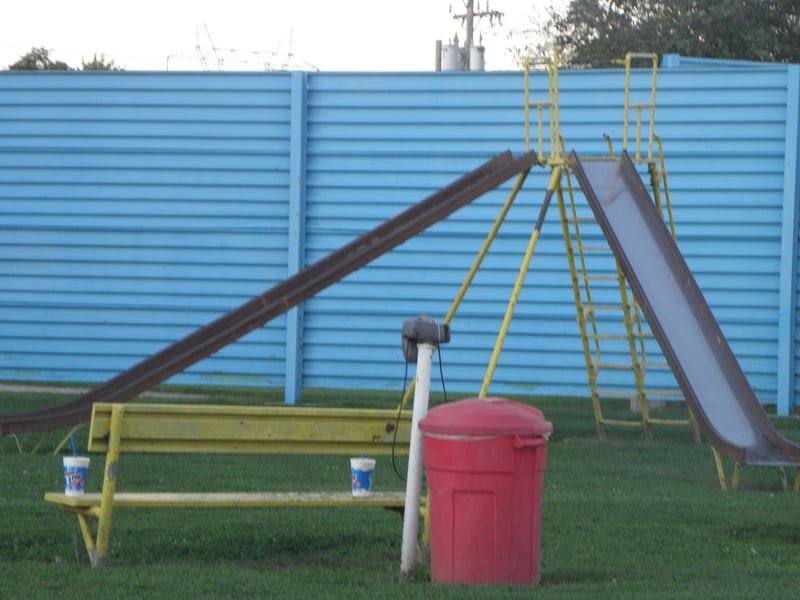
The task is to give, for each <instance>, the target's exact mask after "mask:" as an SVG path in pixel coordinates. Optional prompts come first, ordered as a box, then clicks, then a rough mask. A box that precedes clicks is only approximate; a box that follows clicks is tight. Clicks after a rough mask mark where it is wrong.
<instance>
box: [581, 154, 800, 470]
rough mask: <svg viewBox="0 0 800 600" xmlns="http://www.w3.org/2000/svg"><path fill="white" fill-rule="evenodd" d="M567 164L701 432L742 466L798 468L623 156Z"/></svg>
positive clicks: (797, 452) (796, 450) (799, 450)
mask: <svg viewBox="0 0 800 600" xmlns="http://www.w3.org/2000/svg"><path fill="white" fill-rule="evenodd" d="M569 160H570V165H571V167H572V169H573V171H574V173H575V175H576V177H577V179H578V181H579V182H580V185H581V189H582V190H583V192H584V194H585V195H586V198H587V200H588V202H589V205H590V206H591V208H592V211H593V212H594V214H595V218H596V219H597V221H598V223H599V224H600V227H601V229H602V230H603V233H604V234H605V236H606V239H607V241H608V244H609V245H610V246H611V249H612V250H613V252H614V255H615V257H616V258H617V261H618V262H619V264H620V267H621V268H622V271H623V273H624V274H625V277H626V278H627V280H628V283H629V284H630V286H631V289H632V291H633V293H634V294H635V295H636V299H637V300H638V301H639V304H640V305H641V307H642V310H643V311H644V313H645V315H646V317H647V321H648V323H649V325H650V327H651V329H652V331H653V333H654V335H655V337H656V339H657V340H658V342H659V344H660V345H661V349H662V351H663V352H664V355H665V356H666V358H667V361H668V362H669V364H670V367H671V368H672V371H673V373H674V374H675V378H676V379H677V381H678V384H679V385H680V387H681V389H682V391H683V394H684V396H685V397H686V399H687V401H688V402H689V403H690V406H691V408H692V410H693V411H694V414H695V416H696V417H697V420H698V422H699V425H700V428H701V429H702V431H703V433H704V434H705V435H706V437H707V438H708V439H709V442H710V443H711V445H712V446H713V447H714V448H716V449H717V450H718V451H719V452H721V453H722V454H725V455H726V456H728V457H730V458H732V459H734V460H736V461H737V462H739V463H740V464H749V465H795V464H800V446H798V445H796V444H794V443H792V442H790V441H789V440H787V439H785V438H783V437H782V436H781V435H780V434H779V433H778V432H777V431H776V430H775V428H774V427H773V425H772V423H771V422H770V421H769V419H768V417H767V415H766V413H765V412H764V409H763V407H762V406H761V404H760V403H759V401H758V399H757V398H756V395H755V393H754V392H753V389H752V388H751V386H750V384H749V383H748V381H747V379H746V377H745V375H744V372H743V371H742V369H741V367H740V366H739V363H738V362H737V360H736V357H735V356H734V355H733V352H732V350H731V348H730V346H729V345H728V342H727V340H726V339H725V336H724V335H723V334H722V330H721V329H720V327H719V324H718V323H717V321H716V319H715V318H714V316H713V315H712V314H711V310H710V308H709V306H708V304H707V302H706V300H705V298H704V297H703V294H702V292H701V291H700V288H699V287H698V285H697V282H696V281H695V279H694V277H693V276H692V273H691V271H690V270H689V267H688V266H687V264H686V261H685V260H684V258H683V256H682V255H681V253H680V250H679V249H678V246H677V244H676V243H675V241H674V240H673V238H672V236H671V235H670V233H669V231H668V230H667V228H666V226H665V224H664V221H663V219H662V218H661V216H660V215H659V212H658V210H657V209H656V207H655V205H654V203H653V201H652V200H651V198H650V195H649V193H648V191H647V188H646V187H645V186H644V183H643V182H642V180H641V177H640V176H639V174H638V172H637V171H636V167H635V165H634V164H633V162H632V161H631V159H630V157H629V156H628V154H627V153H623V155H622V156H621V157H611V158H583V159H581V158H579V157H578V156H577V155H576V154H575V152H572V154H570V157H569Z"/></svg>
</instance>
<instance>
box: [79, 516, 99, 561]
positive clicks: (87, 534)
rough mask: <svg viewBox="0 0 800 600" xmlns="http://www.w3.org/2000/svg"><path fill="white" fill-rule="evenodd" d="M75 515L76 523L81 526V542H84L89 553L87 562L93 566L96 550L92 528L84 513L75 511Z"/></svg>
mask: <svg viewBox="0 0 800 600" xmlns="http://www.w3.org/2000/svg"><path fill="white" fill-rule="evenodd" d="M75 515H76V516H77V517H78V524H79V525H80V526H81V533H82V534H83V542H84V543H85V544H86V552H87V553H88V554H89V562H90V563H91V564H92V566H94V563H95V556H96V554H97V551H96V549H95V545H94V536H93V535H92V530H91V528H90V527H89V521H88V520H87V519H86V515H85V514H83V513H75Z"/></svg>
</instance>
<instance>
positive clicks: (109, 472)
mask: <svg viewBox="0 0 800 600" xmlns="http://www.w3.org/2000/svg"><path fill="white" fill-rule="evenodd" d="M122 414H123V405H121V404H115V405H114V407H113V408H112V409H111V421H110V423H109V429H108V431H109V434H108V450H107V452H106V465H105V473H104V474H103V495H102V497H101V499H100V513H99V515H98V518H99V523H98V525H97V541H96V546H95V549H94V558H93V560H92V566H93V567H102V566H103V565H104V564H105V562H106V555H107V554H108V539H109V537H110V536H111V508H112V507H113V505H114V490H115V488H116V487H117V468H118V467H119V442H120V436H119V432H120V429H121V427H122Z"/></svg>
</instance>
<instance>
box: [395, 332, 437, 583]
mask: <svg viewBox="0 0 800 600" xmlns="http://www.w3.org/2000/svg"><path fill="white" fill-rule="evenodd" d="M433 349H434V346H433V345H432V344H428V343H427V342H422V343H420V344H418V345H417V375H416V383H415V385H416V387H415V389H414V408H413V410H412V412H411V439H410V441H409V444H410V447H409V452H408V475H407V476H406V503H405V511H404V512H403V546H402V552H401V555H400V576H401V577H407V576H409V575H410V574H411V573H412V572H413V571H414V566H415V565H416V561H417V539H418V538H419V503H420V494H421V493H422V468H423V456H422V431H420V428H419V422H420V421H421V420H422V419H424V418H425V415H427V414H428V395H429V394H430V390H431V365H432V364H433Z"/></svg>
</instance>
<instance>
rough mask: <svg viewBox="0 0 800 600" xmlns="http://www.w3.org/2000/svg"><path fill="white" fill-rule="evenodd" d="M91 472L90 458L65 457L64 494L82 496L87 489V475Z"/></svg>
mask: <svg viewBox="0 0 800 600" xmlns="http://www.w3.org/2000/svg"><path fill="white" fill-rule="evenodd" d="M88 472H89V457H87V456H65V457H64V493H65V494H66V495H67V496H80V495H81V494H83V490H84V489H85V488H86V474H87V473H88Z"/></svg>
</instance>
